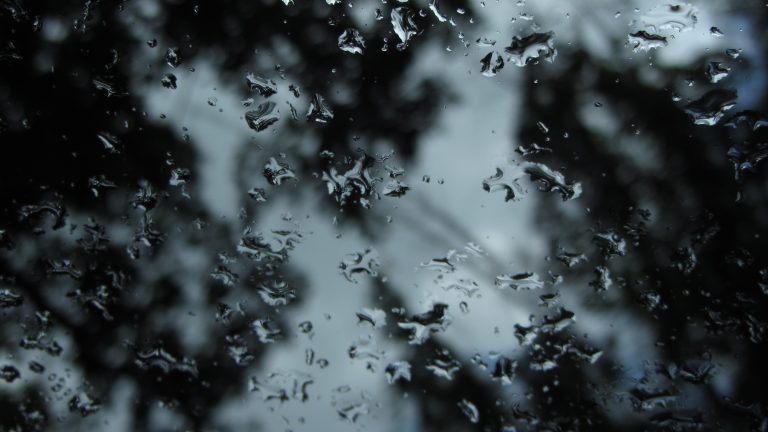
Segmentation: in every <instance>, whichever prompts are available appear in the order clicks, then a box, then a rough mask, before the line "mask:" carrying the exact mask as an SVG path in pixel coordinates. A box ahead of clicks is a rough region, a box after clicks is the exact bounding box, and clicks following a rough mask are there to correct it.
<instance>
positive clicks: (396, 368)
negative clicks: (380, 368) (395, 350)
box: [384, 361, 411, 384]
mask: <svg viewBox="0 0 768 432" xmlns="http://www.w3.org/2000/svg"><path fill="white" fill-rule="evenodd" d="M384 374H385V376H386V377H387V383H389V384H394V383H396V382H397V381H398V380H404V381H410V380H411V364H410V363H408V362H407V361H396V362H393V363H390V364H388V365H387V367H386V368H385V369H384Z"/></svg>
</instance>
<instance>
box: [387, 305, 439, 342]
mask: <svg viewBox="0 0 768 432" xmlns="http://www.w3.org/2000/svg"><path fill="white" fill-rule="evenodd" d="M447 310H448V305H446V304H444V303H435V304H434V305H433V306H432V309H430V310H429V311H427V312H424V313H421V314H418V315H413V316H412V317H411V318H410V319H407V320H405V321H403V322H398V323H397V325H398V327H400V328H401V329H403V330H407V331H409V332H410V334H409V336H408V340H409V343H410V344H412V345H421V344H423V343H424V342H426V341H427V339H428V338H429V336H430V335H432V334H433V333H437V332H440V331H445V329H446V328H447V327H448V326H449V325H450V324H451V316H450V315H448V313H447V312H446V311H447Z"/></svg>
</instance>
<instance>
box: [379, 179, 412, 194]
mask: <svg viewBox="0 0 768 432" xmlns="http://www.w3.org/2000/svg"><path fill="white" fill-rule="evenodd" d="M410 189H411V188H410V187H408V185H406V184H405V183H403V182H401V181H399V180H392V181H390V182H389V183H387V184H386V185H385V186H384V190H383V192H382V193H383V194H384V196H388V197H395V198H397V197H401V196H403V195H405V193H406V192H408V191H409V190H410Z"/></svg>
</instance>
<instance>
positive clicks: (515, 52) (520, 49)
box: [504, 32, 557, 67]
mask: <svg viewBox="0 0 768 432" xmlns="http://www.w3.org/2000/svg"><path fill="white" fill-rule="evenodd" d="M554 39H555V33H554V32H547V33H533V34H531V35H529V36H526V37H522V38H521V37H518V36H515V37H513V38H512V43H511V44H510V45H509V46H508V47H506V48H504V52H505V53H507V54H509V59H508V60H509V61H510V62H512V63H514V64H515V65H516V66H518V67H523V66H527V65H529V64H535V63H537V62H538V61H539V59H544V60H547V61H548V62H550V63H551V62H553V61H555V57H556V56H557V50H556V49H555V45H554Z"/></svg>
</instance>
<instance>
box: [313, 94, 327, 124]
mask: <svg viewBox="0 0 768 432" xmlns="http://www.w3.org/2000/svg"><path fill="white" fill-rule="evenodd" d="M307 120H308V121H314V122H317V123H322V124H325V123H328V122H329V121H331V120H333V111H332V110H331V106H330V105H328V102H327V101H326V100H325V98H324V97H322V96H320V95H319V94H317V93H315V95H314V96H312V100H311V101H310V102H309V109H308V110H307Z"/></svg>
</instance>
